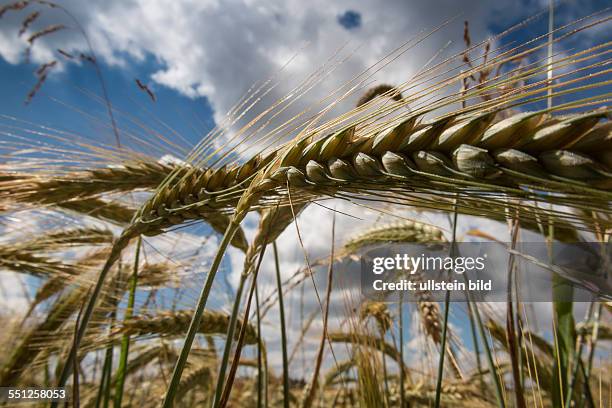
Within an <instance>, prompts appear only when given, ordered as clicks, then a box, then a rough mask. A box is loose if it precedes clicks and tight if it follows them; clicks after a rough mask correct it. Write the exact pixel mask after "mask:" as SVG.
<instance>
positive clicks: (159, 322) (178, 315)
mask: <svg viewBox="0 0 612 408" xmlns="http://www.w3.org/2000/svg"><path fill="white" fill-rule="evenodd" d="M192 317H193V311H190V310H178V311H168V312H160V313H158V314H156V315H151V316H149V315H147V316H137V317H132V318H131V319H129V320H127V321H125V322H123V325H122V326H121V327H120V328H119V329H117V331H116V332H115V334H119V333H120V334H128V335H130V336H146V335H151V334H156V335H161V336H176V335H181V334H184V333H185V331H186V330H187V327H188V326H189V322H191V319H192ZM229 320H230V316H229V315H227V314H225V313H221V312H215V311H209V310H207V311H205V312H204V315H203V317H202V321H201V323H200V327H199V330H198V331H199V332H200V333H204V334H223V335H225V334H226V333H227V329H228V326H229ZM238 325H239V327H242V323H241V322H238ZM245 342H246V343H247V344H256V343H257V335H256V330H255V328H254V327H253V326H251V325H250V324H247V326H246V336H245Z"/></svg>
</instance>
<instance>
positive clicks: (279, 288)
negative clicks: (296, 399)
mask: <svg viewBox="0 0 612 408" xmlns="http://www.w3.org/2000/svg"><path fill="white" fill-rule="evenodd" d="M272 249H273V250H274V267H275V269H276V288H277V291H278V307H279V309H280V313H279V318H280V327H281V346H282V356H283V406H284V407H285V408H289V360H288V358H287V331H286V327H285V305H284V302H283V284H282V282H281V276H280V265H279V262H278V249H277V248H276V241H274V242H272Z"/></svg>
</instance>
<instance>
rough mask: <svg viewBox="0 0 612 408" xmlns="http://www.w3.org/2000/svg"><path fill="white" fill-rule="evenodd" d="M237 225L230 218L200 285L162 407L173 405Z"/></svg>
mask: <svg viewBox="0 0 612 408" xmlns="http://www.w3.org/2000/svg"><path fill="white" fill-rule="evenodd" d="M239 226H240V220H237V219H232V220H231V221H230V223H229V224H228V226H227V230H226V231H225V234H224V235H223V239H222V240H221V244H220V245H219V249H218V250H217V253H216V255H215V259H214V260H213V263H212V265H211V267H210V271H209V272H208V276H207V277H206V282H205V283H204V286H203V287H202V292H201V293H200V298H199V299H198V304H197V306H196V309H195V312H194V314H193V318H192V319H191V323H190V324H189V330H188V331H187V336H186V337H185V343H184V344H183V348H182V349H181V354H180V355H179V358H178V360H177V361H176V365H175V366H174V371H173V372H172V378H171V380H170V384H169V385H168V390H167V391H166V396H165V397H164V402H163V405H162V406H163V407H164V408H171V407H172V406H173V403H174V397H175V396H176V392H177V390H178V386H179V383H180V381H181V375H182V374H183V369H184V368H185V364H186V363H187V357H188V356H189V352H190V351H191V346H192V345H193V340H194V339H195V335H196V333H197V332H198V329H199V327H200V323H201V321H202V315H203V314H204V308H205V307H206V301H207V300H208V296H209V295H210V290H211V288H212V284H213V282H214V280H215V275H216V274H217V270H218V269H219V265H220V264H221V260H222V259H223V255H224V254H225V250H226V249H227V246H228V245H229V243H230V241H231V240H232V238H233V237H234V234H235V233H236V231H237V230H238V227H239ZM220 381H221V380H220Z"/></svg>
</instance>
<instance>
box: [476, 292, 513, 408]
mask: <svg viewBox="0 0 612 408" xmlns="http://www.w3.org/2000/svg"><path fill="white" fill-rule="evenodd" d="M469 306H470V307H471V308H472V312H473V314H474V316H475V317H476V323H478V330H479V332H480V337H482V344H483V345H484V348H485V352H486V353H485V354H486V356H487V363H488V364H489V371H490V372H491V377H492V378H493V382H494V383H495V396H496V397H497V404H498V405H499V406H500V407H501V408H505V407H506V403H505V401H504V394H503V391H502V385H501V382H500V380H499V377H498V376H497V369H496V367H495V363H494V362H493V355H492V354H491V347H490V346H489V343H488V341H487V337H486V334H485V330H484V325H483V324H482V319H481V318H480V313H479V312H478V308H477V307H475V306H474V301H473V299H472V300H471V302H470V303H469Z"/></svg>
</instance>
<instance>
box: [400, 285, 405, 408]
mask: <svg viewBox="0 0 612 408" xmlns="http://www.w3.org/2000/svg"><path fill="white" fill-rule="evenodd" d="M398 306H399V321H398V328H399V352H400V359H401V360H402V361H401V364H400V370H399V372H400V408H404V407H405V406H406V390H405V388H404V387H405V382H406V378H405V375H406V373H405V372H404V368H403V365H404V312H403V309H404V307H403V306H404V293H403V292H402V291H400V293H399V305H398Z"/></svg>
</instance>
